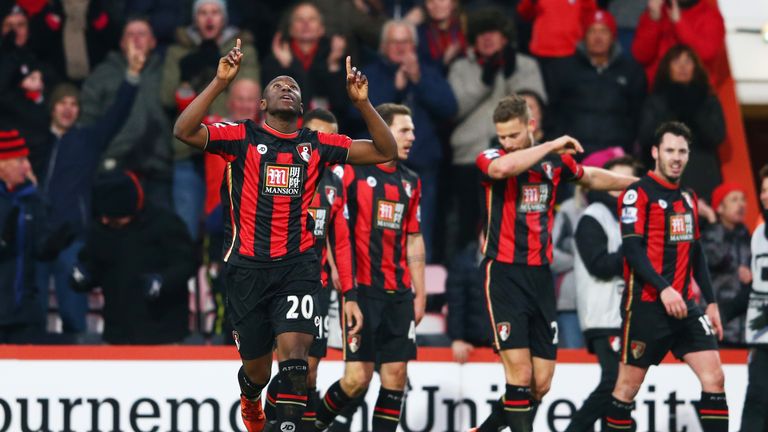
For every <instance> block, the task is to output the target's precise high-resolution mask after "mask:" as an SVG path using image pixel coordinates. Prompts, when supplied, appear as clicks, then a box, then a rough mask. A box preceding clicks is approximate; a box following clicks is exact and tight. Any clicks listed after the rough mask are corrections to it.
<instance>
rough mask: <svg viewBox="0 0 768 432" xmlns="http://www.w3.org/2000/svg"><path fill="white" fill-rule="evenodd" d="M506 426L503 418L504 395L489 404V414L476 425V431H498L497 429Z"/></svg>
mask: <svg viewBox="0 0 768 432" xmlns="http://www.w3.org/2000/svg"><path fill="white" fill-rule="evenodd" d="M505 427H507V422H506V421H505V420H504V397H503V396H502V397H501V399H499V400H497V401H496V402H495V403H494V404H493V405H491V414H489V415H488V417H487V418H486V419H485V421H484V422H483V423H482V424H481V425H480V426H478V427H477V432H499V429H501V428H505Z"/></svg>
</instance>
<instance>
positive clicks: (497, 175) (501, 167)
mask: <svg viewBox="0 0 768 432" xmlns="http://www.w3.org/2000/svg"><path fill="white" fill-rule="evenodd" d="M551 151H552V149H551V147H550V145H549V143H544V144H539V145H536V146H533V147H529V148H527V149H524V150H517V151H515V152H512V153H507V154H505V155H504V156H502V157H500V158H498V159H494V161H493V162H491V164H490V165H489V166H488V176H490V177H491V178H492V179H496V180H501V179H505V178H509V177H515V176H517V175H518V174H520V173H523V172H525V171H527V170H528V169H530V168H531V167H532V166H533V165H535V164H536V163H537V162H539V161H540V160H542V159H543V158H544V156H546V155H548V154H549V153H550V152H551Z"/></svg>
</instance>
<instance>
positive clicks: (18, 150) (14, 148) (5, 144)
mask: <svg viewBox="0 0 768 432" xmlns="http://www.w3.org/2000/svg"><path fill="white" fill-rule="evenodd" d="M28 154H29V148H27V141H26V140H25V139H24V137H22V136H21V135H19V131H17V130H16V129H12V130H0V159H14V158H17V157H23V156H27V155H28Z"/></svg>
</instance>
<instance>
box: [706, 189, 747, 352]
mask: <svg viewBox="0 0 768 432" xmlns="http://www.w3.org/2000/svg"><path fill="white" fill-rule="evenodd" d="M712 208H713V209H714V210H715V211H716V212H717V223H714V224H710V225H708V226H707V227H706V228H705V229H704V230H703V232H702V233H701V240H702V246H703V247H704V253H705V254H706V255H707V264H708V265H709V273H710V274H711V275H712V287H713V288H714V291H715V299H716V300H717V303H718V304H723V305H725V304H727V303H729V302H732V301H734V300H735V299H736V297H737V296H738V294H739V293H740V292H741V291H742V290H749V286H750V284H751V283H752V272H751V271H750V259H751V255H750V252H749V248H750V233H749V230H748V229H747V227H746V226H745V225H744V216H745V214H746V210H747V201H746V195H745V194H744V190H743V189H742V187H741V186H739V185H737V184H734V183H723V184H721V185H719V186H718V187H716V188H715V190H714V192H712ZM744 330H745V319H744V317H738V318H736V319H734V320H732V321H731V322H729V323H726V324H723V340H722V342H721V345H725V346H732V347H734V346H736V347H738V346H743V345H744V343H745V339H744Z"/></svg>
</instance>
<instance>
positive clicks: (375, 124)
mask: <svg viewBox="0 0 768 432" xmlns="http://www.w3.org/2000/svg"><path fill="white" fill-rule="evenodd" d="M355 107H356V108H357V109H358V110H360V113H361V114H362V116H363V120H365V125H366V126H367V127H368V132H370V134H371V138H373V140H355V141H353V142H352V147H350V149H349V156H348V157H347V162H349V163H351V164H362V165H366V164H377V163H384V162H389V161H391V160H392V159H394V158H395V157H397V143H396V142H395V137H394V136H392V132H391V131H390V130H389V127H388V126H387V124H386V123H385V122H384V119H382V118H381V116H380V115H379V113H378V112H377V111H376V109H375V108H373V105H371V102H370V101H369V100H367V99H366V100H365V101H362V102H357V103H355Z"/></svg>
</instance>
